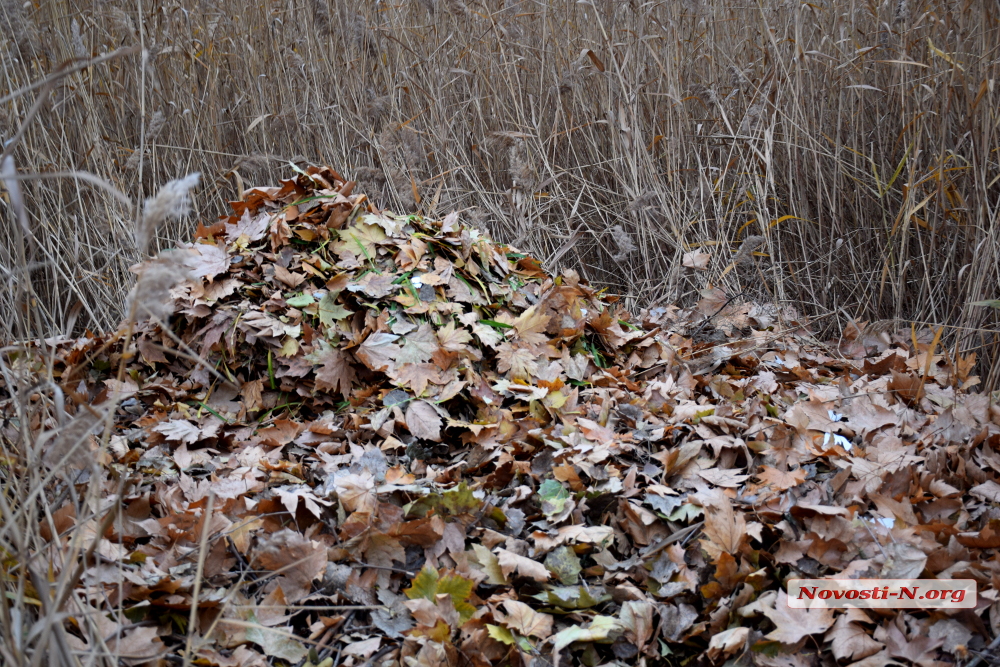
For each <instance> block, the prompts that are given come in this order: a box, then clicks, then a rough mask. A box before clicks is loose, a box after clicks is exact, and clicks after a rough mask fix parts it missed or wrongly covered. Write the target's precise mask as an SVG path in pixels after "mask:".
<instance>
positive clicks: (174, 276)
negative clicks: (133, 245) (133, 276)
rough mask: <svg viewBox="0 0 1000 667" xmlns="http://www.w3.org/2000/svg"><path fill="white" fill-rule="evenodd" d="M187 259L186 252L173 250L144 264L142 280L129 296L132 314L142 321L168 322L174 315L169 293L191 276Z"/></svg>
mask: <svg viewBox="0 0 1000 667" xmlns="http://www.w3.org/2000/svg"><path fill="white" fill-rule="evenodd" d="M185 259H186V256H185V253H184V252H182V251H178V250H173V251H165V252H161V253H160V254H159V255H158V256H157V257H156V259H154V260H151V261H148V262H145V263H144V264H142V265H141V266H142V269H141V273H139V280H138V281H137V282H136V285H135V288H134V289H133V290H132V294H131V295H130V296H131V298H130V303H129V312H130V313H135V315H136V316H137V317H138V318H139V319H141V318H142V317H144V316H149V317H152V318H154V319H157V320H159V321H161V322H165V321H166V320H167V318H169V317H170V316H171V315H172V314H173V312H174V298H173V296H172V295H171V294H170V291H171V290H172V289H173V288H174V287H176V286H177V285H179V284H180V283H182V282H184V281H185V280H187V279H188V277H189V276H190V273H191V269H190V267H189V266H188V265H187V264H186V263H185Z"/></svg>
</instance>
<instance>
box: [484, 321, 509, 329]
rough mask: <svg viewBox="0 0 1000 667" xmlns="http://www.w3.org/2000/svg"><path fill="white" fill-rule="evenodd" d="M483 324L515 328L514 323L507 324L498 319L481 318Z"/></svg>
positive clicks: (495, 327) (498, 327) (499, 327)
mask: <svg viewBox="0 0 1000 667" xmlns="http://www.w3.org/2000/svg"><path fill="white" fill-rule="evenodd" d="M479 321H480V322H482V323H483V324H486V325H488V326H491V327H493V328H494V329H513V328H514V325H513V324H505V323H503V322H497V321H496V320H479Z"/></svg>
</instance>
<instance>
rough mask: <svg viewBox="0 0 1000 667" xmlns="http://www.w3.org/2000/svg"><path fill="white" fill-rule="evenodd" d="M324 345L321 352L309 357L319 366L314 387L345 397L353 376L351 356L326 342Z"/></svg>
mask: <svg viewBox="0 0 1000 667" xmlns="http://www.w3.org/2000/svg"><path fill="white" fill-rule="evenodd" d="M324 347H325V349H323V350H322V351H321V352H316V353H313V354H312V355H311V356H310V357H309V360H310V361H311V362H312V363H314V364H316V365H317V366H319V368H317V369H316V389H318V390H321V391H322V390H332V391H336V392H339V393H340V394H341V395H342V396H344V397H347V396H349V395H350V393H351V383H352V382H354V377H355V373H354V367H353V366H351V356H350V354H348V353H347V352H344V351H343V350H341V349H339V348H336V347H330V346H329V345H326V344H324Z"/></svg>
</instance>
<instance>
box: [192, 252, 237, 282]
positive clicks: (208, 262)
mask: <svg viewBox="0 0 1000 667" xmlns="http://www.w3.org/2000/svg"><path fill="white" fill-rule="evenodd" d="M191 248H192V249H193V250H194V251H195V253H194V254H193V255H191V256H190V257H187V258H186V260H185V264H186V265H187V267H188V268H189V269H190V270H191V275H193V276H195V277H198V278H208V281H209V282H212V278H214V277H215V276H217V275H219V274H220V273H226V272H227V271H229V253H228V252H226V246H225V245H224V244H220V245H209V244H207V243H196V244H194V245H193V246H191Z"/></svg>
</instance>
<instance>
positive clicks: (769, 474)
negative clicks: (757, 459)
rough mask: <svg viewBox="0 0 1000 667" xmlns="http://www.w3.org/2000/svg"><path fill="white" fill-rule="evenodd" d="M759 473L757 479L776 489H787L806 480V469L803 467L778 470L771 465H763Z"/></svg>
mask: <svg viewBox="0 0 1000 667" xmlns="http://www.w3.org/2000/svg"><path fill="white" fill-rule="evenodd" d="M760 470H761V471H760V472H759V473H757V479H759V480H760V482H761V484H766V485H768V486H770V487H771V488H772V489H775V490H776V491H787V490H788V489H791V488H793V487H796V486H798V485H799V484H801V483H802V482H804V481H806V471H805V470H804V469H802V468H799V469H798V470H791V471H788V470H778V469H777V468H774V467H771V466H761V468H760Z"/></svg>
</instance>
